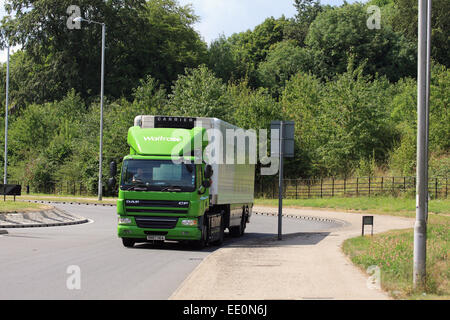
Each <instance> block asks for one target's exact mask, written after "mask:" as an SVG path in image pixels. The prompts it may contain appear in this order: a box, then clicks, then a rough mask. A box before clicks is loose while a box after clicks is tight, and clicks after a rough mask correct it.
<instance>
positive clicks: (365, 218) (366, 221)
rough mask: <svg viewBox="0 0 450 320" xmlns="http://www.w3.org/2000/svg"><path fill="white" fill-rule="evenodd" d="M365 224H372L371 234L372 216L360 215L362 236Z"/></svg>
mask: <svg viewBox="0 0 450 320" xmlns="http://www.w3.org/2000/svg"><path fill="white" fill-rule="evenodd" d="M365 225H369V226H372V231H371V233H370V235H371V236H373V216H363V217H362V232H361V236H362V237H364V226H365Z"/></svg>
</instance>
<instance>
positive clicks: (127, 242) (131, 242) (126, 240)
mask: <svg viewBox="0 0 450 320" xmlns="http://www.w3.org/2000/svg"><path fill="white" fill-rule="evenodd" d="M122 243H123V245H124V246H125V247H127V248H132V247H133V246H134V244H135V243H136V241H134V240H133V239H130V238H122Z"/></svg>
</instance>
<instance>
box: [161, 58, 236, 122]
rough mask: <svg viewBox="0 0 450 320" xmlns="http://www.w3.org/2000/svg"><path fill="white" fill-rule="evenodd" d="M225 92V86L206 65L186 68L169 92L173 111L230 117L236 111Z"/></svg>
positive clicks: (183, 114)
mask: <svg viewBox="0 0 450 320" xmlns="http://www.w3.org/2000/svg"><path fill="white" fill-rule="evenodd" d="M226 92H227V88H226V85H225V84H224V83H223V82H222V80H220V79H218V78H216V77H215V76H214V74H213V73H212V71H211V70H209V69H208V68H207V67H206V66H204V65H202V66H200V67H198V68H196V69H187V70H186V74H185V75H181V76H180V77H179V78H178V80H177V81H176V82H175V84H174V86H173V88H172V93H171V94H169V110H170V114H173V115H177V116H190V117H216V118H220V119H224V120H230V119H231V117H232V113H233V111H232V109H231V106H230V102H229V99H228V97H227V94H226Z"/></svg>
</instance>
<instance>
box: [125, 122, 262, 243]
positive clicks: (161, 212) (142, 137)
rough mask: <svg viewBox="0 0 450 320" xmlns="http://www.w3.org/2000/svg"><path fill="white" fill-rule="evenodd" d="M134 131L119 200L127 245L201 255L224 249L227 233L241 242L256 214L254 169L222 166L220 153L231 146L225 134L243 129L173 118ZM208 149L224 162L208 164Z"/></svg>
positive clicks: (138, 125) (217, 160)
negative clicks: (188, 248) (160, 245)
mask: <svg viewBox="0 0 450 320" xmlns="http://www.w3.org/2000/svg"><path fill="white" fill-rule="evenodd" d="M134 124H135V125H134V126H133V127H131V128H130V129H129V131H128V139H127V141H128V144H129V146H130V154H129V155H127V156H125V157H124V159H123V164H122V170H121V175H120V186H119V195H118V200H117V214H118V216H119V217H118V229H117V230H118V231H117V232H118V236H119V237H120V238H121V239H122V242H123V245H124V246H126V247H132V246H134V244H135V243H137V242H148V241H150V242H163V241H165V240H176V241H183V242H185V241H186V242H191V243H193V244H195V245H196V246H197V247H200V248H201V247H204V246H206V245H208V244H209V243H212V244H221V243H222V241H223V238H224V232H225V230H226V229H227V228H228V229H229V232H230V234H231V235H233V236H240V235H242V234H243V233H244V230H245V227H246V224H247V223H248V222H249V221H250V217H251V210H252V207H253V192H254V174H255V166H254V164H246V163H243V164H242V163H241V164H237V163H230V161H224V160H225V158H224V154H225V152H221V151H223V150H222V149H223V146H224V145H226V146H228V145H227V143H228V142H224V141H223V140H222V138H224V137H225V131H226V130H235V129H237V127H235V126H233V125H231V124H229V123H226V122H224V121H222V120H219V119H217V118H186V117H169V116H138V117H136V118H135V123H134ZM233 143H234V141H233ZM208 149H209V151H212V150H214V151H212V154H219V155H221V157H219V158H217V157H208V156H205V153H207V152H206V151H208ZM210 154H211V153H210ZM212 158H215V159H213V160H214V161H211V159H212ZM225 162H226V163H225Z"/></svg>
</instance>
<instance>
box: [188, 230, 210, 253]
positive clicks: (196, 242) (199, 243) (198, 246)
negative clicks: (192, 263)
mask: <svg viewBox="0 0 450 320" xmlns="http://www.w3.org/2000/svg"><path fill="white" fill-rule="evenodd" d="M206 236H207V235H206V226H203V230H202V238H201V239H200V240H194V241H192V245H193V247H194V248H195V249H197V250H201V249H203V248H205V247H206V245H207V244H208V241H207V240H206Z"/></svg>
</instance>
